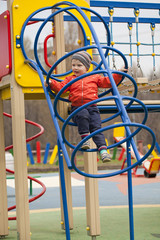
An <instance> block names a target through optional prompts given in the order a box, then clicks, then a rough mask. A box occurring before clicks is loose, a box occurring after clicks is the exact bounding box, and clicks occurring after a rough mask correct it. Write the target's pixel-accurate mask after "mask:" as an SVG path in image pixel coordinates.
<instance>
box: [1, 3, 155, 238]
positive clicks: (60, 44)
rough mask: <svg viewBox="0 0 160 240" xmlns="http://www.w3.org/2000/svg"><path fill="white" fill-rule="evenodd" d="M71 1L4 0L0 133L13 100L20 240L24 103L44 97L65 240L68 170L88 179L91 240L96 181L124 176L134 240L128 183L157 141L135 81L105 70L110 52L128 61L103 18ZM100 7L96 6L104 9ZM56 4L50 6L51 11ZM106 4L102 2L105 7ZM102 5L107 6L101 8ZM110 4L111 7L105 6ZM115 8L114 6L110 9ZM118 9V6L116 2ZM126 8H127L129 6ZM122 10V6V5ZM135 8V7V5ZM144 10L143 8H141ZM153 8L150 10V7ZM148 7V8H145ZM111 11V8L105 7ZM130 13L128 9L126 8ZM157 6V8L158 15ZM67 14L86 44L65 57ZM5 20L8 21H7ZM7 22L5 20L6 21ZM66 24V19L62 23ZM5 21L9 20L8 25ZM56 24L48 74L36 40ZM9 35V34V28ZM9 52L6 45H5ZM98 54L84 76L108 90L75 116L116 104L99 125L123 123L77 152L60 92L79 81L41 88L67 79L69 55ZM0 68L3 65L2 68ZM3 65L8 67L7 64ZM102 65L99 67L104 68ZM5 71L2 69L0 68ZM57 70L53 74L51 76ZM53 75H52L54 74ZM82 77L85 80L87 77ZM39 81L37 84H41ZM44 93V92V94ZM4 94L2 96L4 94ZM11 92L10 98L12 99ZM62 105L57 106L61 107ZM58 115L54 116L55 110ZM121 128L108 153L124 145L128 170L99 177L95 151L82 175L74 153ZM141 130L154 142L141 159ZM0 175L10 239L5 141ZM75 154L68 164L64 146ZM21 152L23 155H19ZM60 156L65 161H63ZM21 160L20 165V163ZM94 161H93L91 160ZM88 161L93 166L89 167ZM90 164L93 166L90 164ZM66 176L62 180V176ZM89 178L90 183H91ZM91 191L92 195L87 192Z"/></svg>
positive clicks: (24, 215) (95, 229)
mask: <svg viewBox="0 0 160 240" xmlns="http://www.w3.org/2000/svg"><path fill="white" fill-rule="evenodd" d="M74 2H75V1H70V2H59V1H58V0H54V1H51V0H47V1H44V0H42V1H40V2H39V1H38V2H37V1H34V2H33V1H31V0H28V1H25V0H21V1H20V0H14V1H11V0H8V1H7V3H8V10H9V13H10V14H11V16H12V27H11V42H12V47H11V46H9V47H11V49H12V66H13V68H12V72H8V71H7V73H5V75H7V74H10V73H11V74H10V75H9V76H8V75H7V76H8V77H7V76H5V77H4V75H3V76H0V77H1V78H2V81H1V83H0V84H1V85H0V89H2V93H0V94H1V95H0V96H1V98H0V132H1V133H4V129H3V128H4V125H3V119H2V113H3V111H2V110H3V107H2V101H3V100H4V99H7V98H9V97H11V104H12V112H13V117H12V118H13V121H12V125H13V145H14V157H15V186H16V202H17V233H18V238H19V239H26V240H28V239H30V228H29V208H28V199H27V196H28V189H27V168H26V145H25V141H24V139H25V126H24V99H31V98H33V97H34V98H42V97H44V93H45V97H46V99H47V102H48V105H49V109H50V112H51V116H52V119H53V122H54V125H55V128H56V131H57V136H58V155H59V166H60V179H61V189H62V202H63V210H64V214H63V216H62V220H63V221H62V222H63V223H62V226H63V227H64V224H65V230H66V239H67V240H68V239H70V231H69V230H70V229H71V228H73V219H72V207H71V184H70V170H71V169H74V170H75V171H77V172H78V173H79V174H81V175H83V176H85V177H87V178H86V180H85V181H86V210H87V232H88V234H89V235H90V236H91V237H92V238H93V239H95V238H96V236H97V235H100V224H99V211H98V205H99V202H98V191H97V182H96V179H97V178H103V177H110V176H115V175H117V174H121V173H123V172H126V171H127V172H128V199H129V220H130V221H129V222H130V239H131V240H133V239H134V224H133V201H132V181H131V177H132V176H131V170H132V168H134V167H136V166H138V165H139V164H141V163H142V162H143V161H144V160H145V159H146V158H147V157H148V156H149V155H150V153H151V152H152V150H153V148H154V145H155V136H154V133H153V132H152V131H151V130H150V129H149V128H148V127H147V126H145V125H144V124H145V123H146V120H147V108H146V107H145V105H144V104H143V103H142V102H141V101H139V100H138V99H136V95H137V85H136V82H135V81H134V79H133V78H132V77H131V76H130V75H128V74H126V73H120V72H118V71H116V70H113V71H111V70H110V69H109V67H108V64H107V61H106V57H107V56H108V55H109V53H110V52H114V53H116V54H118V55H119V56H120V57H121V58H122V61H123V64H124V65H125V67H126V68H127V67H128V63H127V60H126V57H125V56H124V55H123V54H122V53H121V52H120V51H119V50H117V49H115V48H113V47H112V46H110V45H111V38H110V31H109V29H108V25H107V21H105V20H104V18H103V17H101V15H100V14H98V13H97V12H95V11H94V10H92V9H90V8H89V5H88V4H87V2H85V1H83V0H80V1H78V6H77V5H75V4H74ZM102 2H103V1H100V3H102ZM94 3H95V4H97V1H93V2H91V5H92V6H93V4H94ZM53 4H54V5H53ZM103 4H104V2H103ZM105 4H106V2H105ZM108 4H110V3H108ZM112 4H113V3H112ZM115 4H116V2H115ZM127 5H128V4H127ZM123 6H124V5H123ZM133 6H136V5H135V4H134V5H133ZM143 6H144V7H145V6H147V5H143ZM149 6H151V5H149ZM149 6H148V7H149ZM109 7H110V6H109ZM130 7H131V5H130ZM158 7H159V5H158V6H157V5H156V6H155V8H156V9H159V8H158ZM43 11H49V15H48V16H47V17H45V18H43V19H42V18H41V17H39V15H38V14H40V13H43ZM63 12H65V15H66V17H68V16H67V15H69V18H71V19H72V21H73V20H74V21H75V22H77V24H78V27H79V28H80V29H81V32H82V37H83V38H82V37H81V39H82V40H83V41H82V42H84V46H83V44H82V45H81V46H80V48H79V49H76V50H74V51H71V52H69V53H67V54H65V49H64V32H63V31H64V27H63V15H62V13H63ZM90 15H94V16H95V17H96V19H98V20H99V21H100V22H102V24H103V26H104V28H105V30H106V32H107V41H106V43H107V45H106V44H105V45H101V44H100V41H99V39H98V36H97V34H96V32H95V30H94V28H93V25H92V24H91V22H90V19H91V16H90ZM7 16H8V15H7ZM6 19H8V18H6ZM64 19H65V17H64ZM8 21H9V20H8ZM34 22H42V23H41V25H40V26H39V28H38V31H37V33H36V36H35V41H34V55H35V60H32V59H30V58H29V57H28V56H27V54H26V51H25V47H24V33H25V30H26V28H27V27H28V25H29V24H31V23H34ZM48 23H54V24H55V35H54V38H53V41H56V60H57V61H56V62H55V63H54V64H53V66H51V68H50V70H49V71H48V72H47V71H46V70H45V69H44V67H43V66H42V64H41V61H40V59H39V56H38V51H37V49H38V40H39V37H40V35H41V32H42V30H43V28H44V27H45V25H46V24H48ZM7 29H8V31H9V30H10V29H9V28H7ZM91 35H92V38H93V40H94V42H95V43H94V44H93V45H91ZM9 36H10V35H9V33H8V32H7V35H3V38H4V37H5V39H6V41H7V42H8V38H9ZM7 46H8V45H7ZM7 46H6V47H7ZM94 49H95V50H97V51H98V53H99V56H100V62H99V63H98V64H96V63H94V62H93V63H92V64H93V65H95V69H94V70H92V69H91V72H90V73H87V74H86V75H85V76H88V75H92V74H96V73H101V74H103V75H105V76H109V78H110V81H111V85H112V88H111V89H109V90H108V91H106V92H104V93H102V94H100V95H99V99H98V100H95V101H93V102H91V103H88V104H85V105H84V106H82V107H80V108H79V109H78V110H77V111H80V110H81V109H82V108H84V107H86V106H88V105H90V104H92V103H98V102H104V101H110V100H112V101H113V102H114V104H115V107H116V110H117V113H115V114H114V115H113V116H112V117H109V118H107V119H104V120H103V121H102V122H103V123H105V122H108V121H109V120H110V119H113V118H115V117H117V116H120V117H121V119H122V122H123V123H121V124H117V125H111V126H108V127H104V128H102V129H100V130H98V131H95V132H94V133H92V134H91V135H89V136H88V137H86V138H84V139H83V140H82V141H81V142H80V143H79V144H78V145H77V146H76V147H75V146H73V145H72V144H71V143H69V141H68V138H67V136H68V133H67V131H68V130H67V129H66V127H67V125H68V124H69V125H72V126H73V125H74V124H73V123H72V122H70V119H71V118H72V117H73V114H75V113H76V111H75V112H74V113H72V114H71V115H70V116H68V106H67V104H68V100H66V98H63V95H62V94H63V92H64V91H65V89H66V88H67V87H68V86H69V85H70V84H72V83H74V82H75V81H78V80H79V78H77V79H75V80H73V81H72V82H70V83H69V84H68V85H67V86H65V87H64V88H63V89H62V90H61V91H60V92H59V93H58V94H57V95H55V94H54V93H52V92H51V91H50V89H49V88H48V89H46V88H45V87H44V79H46V81H47V82H48V81H49V79H50V78H54V79H56V80H57V81H61V80H60V79H61V78H64V77H65V76H66V75H67V74H70V71H69V72H67V73H66V70H65V64H64V61H63V60H67V58H68V57H69V56H71V55H72V54H73V53H75V52H77V51H80V50H86V51H89V52H90V53H91V54H92V50H94ZM9 59H11V54H9V56H8V58H7V62H8V60H9ZM1 64H2V63H1ZM5 64H6V63H5ZM102 65H103V67H102ZM5 67H6V65H5ZM3 68H4V66H3ZM55 69H56V71H55ZM55 72H56V74H55ZM112 73H117V74H121V75H123V77H126V78H128V79H129V80H130V81H131V82H132V83H133V85H134V93H133V97H128V96H121V95H120V94H119V91H118V89H117V86H116V85H115V82H114V80H113V77H112ZM85 76H84V77H85ZM39 79H40V80H41V81H40V80H39ZM42 87H43V88H42ZM3 89H5V91H4V90H3ZM10 89H11V94H10ZM107 93H112V96H109V97H104V96H105V95H106V94H107ZM50 94H51V95H53V97H54V98H55V99H54V105H53V106H52V102H51V98H50ZM61 95H62V96H61ZM59 100H60V101H59ZM123 100H127V101H128V102H129V103H128V104H127V106H124V104H123ZM58 102H60V105H59V109H58V108H57V104H58ZM133 102H136V103H137V104H138V105H140V106H141V109H143V111H144V112H145V117H144V119H143V121H142V123H141V124H137V123H131V121H130V119H129V117H128V114H127V110H128V109H129V108H130V107H131V105H132V103H133ZM57 109H58V110H57ZM57 119H59V120H61V122H62V123H61V126H62V130H60V126H59V123H58V120H57ZM122 126H123V127H125V130H126V138H125V139H123V140H122V141H120V142H119V143H115V144H113V145H110V146H108V149H111V148H114V147H116V146H118V145H119V144H123V143H124V142H127V167H126V168H124V169H122V170H118V171H115V172H111V173H108V174H107V173H105V174H97V167H96V162H97V158H95V156H96V155H95V154H94V153H95V152H97V149H96V148H95V147H93V148H92V149H91V150H87V151H85V170H84V172H82V171H80V170H79V169H78V168H77V166H76V165H75V160H74V159H75V155H76V153H77V151H79V150H81V149H80V148H81V146H82V144H83V142H85V141H86V140H88V139H89V138H91V137H93V136H94V135H96V134H97V133H98V132H102V131H107V130H110V129H114V128H115V127H116V128H119V127H122ZM132 126H134V127H135V128H136V130H135V131H134V132H131V130H130V128H131V127H132ZM141 129H145V130H146V131H147V132H149V133H150V135H151V137H152V139H153V141H152V144H151V148H150V149H149V151H148V152H147V153H146V154H145V155H144V156H143V157H141V156H140V155H139V152H138V151H137V148H136V145H135V143H134V140H133V137H134V136H135V135H136V134H137V133H138V132H140V131H141ZM0 140H1V141H0V159H2V161H1V162H0V169H1V172H2V174H0V183H1V186H2V188H1V191H2V193H1V194H0V212H1V213H2V214H0V223H1V224H0V235H7V234H8V228H7V227H8V224H7V212H6V208H7V207H6V206H7V199H6V196H7V194H6V183H5V174H4V172H5V167H4V162H3V159H4V137H1V139H0ZM67 145H68V147H71V148H73V149H74V150H73V153H72V155H71V160H70V157H69V154H68V152H69V151H68V149H67V147H66V146H67ZM131 146H132V148H133V151H134V153H135V156H136V160H137V161H136V162H135V163H134V164H131V153H130V149H131ZM20 149H21V151H20ZM63 156H64V158H63ZM22 159H23V161H22ZM91 159H92V160H91ZM89 160H91V161H89ZM90 162H91V164H90ZM64 172H65V174H64ZM91 178H93V179H91ZM88 189H90V191H89V190H88Z"/></svg>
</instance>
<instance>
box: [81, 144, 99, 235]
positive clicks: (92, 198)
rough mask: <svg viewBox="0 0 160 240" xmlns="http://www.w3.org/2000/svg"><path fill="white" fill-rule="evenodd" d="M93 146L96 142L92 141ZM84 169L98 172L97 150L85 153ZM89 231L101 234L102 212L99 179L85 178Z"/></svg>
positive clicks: (94, 172)
mask: <svg viewBox="0 0 160 240" xmlns="http://www.w3.org/2000/svg"><path fill="white" fill-rule="evenodd" d="M91 147H92V148H95V144H94V143H93V142H92V141H91ZM84 171H85V172H86V173H89V174H97V154H96V153H95V152H90V153H85V154H84ZM85 192H86V214H87V233H88V235H90V236H92V237H95V236H98V235H100V213H99V193H98V180H97V179H94V178H87V177H86V178H85Z"/></svg>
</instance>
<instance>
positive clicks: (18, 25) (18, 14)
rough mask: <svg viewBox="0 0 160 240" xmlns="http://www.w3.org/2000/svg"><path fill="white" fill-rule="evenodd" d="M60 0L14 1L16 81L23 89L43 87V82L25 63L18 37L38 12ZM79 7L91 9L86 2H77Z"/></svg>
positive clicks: (87, 33) (73, 1) (88, 33)
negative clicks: (18, 44) (32, 16)
mask: <svg viewBox="0 0 160 240" xmlns="http://www.w3.org/2000/svg"><path fill="white" fill-rule="evenodd" d="M58 2H60V1H58V0H34V1H33V0H15V1H13V5H12V11H13V39H12V42H14V66H15V79H16V81H17V83H18V84H19V85H21V86H22V87H41V81H40V79H39V76H38V74H37V72H36V71H34V70H33V69H32V68H31V67H30V66H29V65H28V64H25V63H24V57H23V54H22V51H21V48H17V47H16V36H20V33H21V29H22V26H23V24H24V22H25V20H26V19H27V18H28V17H29V16H30V15H31V14H32V13H33V12H35V11H36V10H38V9H40V8H43V7H47V6H53V5H54V4H56V3H58ZM70 2H72V3H75V0H70ZM76 4H77V5H78V6H83V7H87V8H89V5H88V3H87V2H86V1H84V0H79V1H77V2H76ZM64 7H65V6H64ZM72 12H74V14H75V15H76V16H77V17H78V18H79V20H80V22H81V23H82V24H83V26H84V28H85V31H86V35H87V36H88V37H89V38H91V33H90V30H89V29H88V27H87V25H86V24H85V23H84V20H83V18H82V17H81V16H80V15H79V14H78V13H77V11H75V10H73V11H72ZM86 14H87V16H88V18H90V13H89V12H86Z"/></svg>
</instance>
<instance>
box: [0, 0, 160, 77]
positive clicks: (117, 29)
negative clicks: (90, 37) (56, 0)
mask: <svg viewBox="0 0 160 240" xmlns="http://www.w3.org/2000/svg"><path fill="white" fill-rule="evenodd" d="M123 2H128V1H127V0H124V1H123ZM129 2H139V0H135V1H130V0H129ZM140 2H145V3H147V2H148V3H160V0H154V1H150V0H141V1H140ZM6 8H7V5H6V1H2V0H0V13H2V12H3V11H5V10H6ZM98 11H99V10H98ZM100 13H101V14H105V16H108V9H107V11H106V9H103V10H101V12H100ZM46 14H47V13H46ZM114 16H131V17H134V13H133V10H132V9H130V10H126V9H116V8H115V9H114ZM140 17H157V18H160V13H159V11H158V10H156V11H153V10H140ZM36 25H37V26H36V27H37V29H38V24H36ZM94 26H95V29H96V32H97V35H98V36H99V39H100V41H101V42H105V41H106V36H105V34H104V31H103V27H102V26H101V24H94ZM33 29H34V30H33ZM27 31H28V32H26V36H27V37H29V38H30V40H31V42H32V43H33V39H34V36H35V35H34V33H35V26H34V28H32V29H30V30H27ZM43 32H44V34H45V35H48V34H50V33H51V27H50V26H48V27H46V28H45V29H44V30H43ZM43 32H42V35H43ZM43 41H44V38H42V39H40V41H39V46H41V47H43ZM113 41H114V42H129V31H128V27H127V24H126V23H125V24H120V23H117V24H116V23H114V24H113ZM132 41H133V42H136V28H135V26H134V25H133V30H132ZM151 41H152V37H151V30H150V24H139V42H141V43H151ZM154 41H155V43H160V24H156V29H155V39H154ZM114 47H115V48H118V49H119V50H120V51H122V52H123V53H124V54H128V53H129V52H130V49H129V45H123V44H115V45H114ZM132 50H133V52H134V53H136V51H137V49H136V46H134V47H132ZM155 52H157V53H160V46H156V47H155ZM140 53H147V54H152V46H150V47H149V46H142V45H141V46H140ZM127 59H128V61H129V60H130V59H129V57H127ZM115 62H116V67H117V68H120V67H121V66H120V65H122V63H121V61H119V58H118V57H117V58H116V57H115ZM133 62H134V63H135V64H136V63H137V58H133ZM155 63H156V72H157V71H158V72H160V56H157V57H156V58H155ZM129 64H130V63H129ZM110 65H112V61H111V62H110ZM140 67H141V69H142V71H143V74H144V76H145V75H148V74H149V73H150V71H152V70H153V57H145V56H142V57H140Z"/></svg>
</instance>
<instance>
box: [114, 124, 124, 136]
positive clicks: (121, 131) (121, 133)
mask: <svg viewBox="0 0 160 240" xmlns="http://www.w3.org/2000/svg"><path fill="white" fill-rule="evenodd" d="M118 123H121V122H116V123H115V124H118ZM124 136H125V128H124V127H117V128H114V129H113V137H124Z"/></svg>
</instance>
